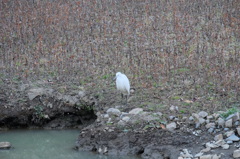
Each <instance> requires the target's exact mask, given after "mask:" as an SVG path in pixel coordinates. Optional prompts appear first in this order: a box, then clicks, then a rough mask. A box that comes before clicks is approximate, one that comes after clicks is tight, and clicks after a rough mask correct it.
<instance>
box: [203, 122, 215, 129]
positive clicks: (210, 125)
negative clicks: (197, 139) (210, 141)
mask: <svg viewBox="0 0 240 159" xmlns="http://www.w3.org/2000/svg"><path fill="white" fill-rule="evenodd" d="M205 127H206V128H207V129H209V128H215V123H208V124H207V125H206V126H205Z"/></svg>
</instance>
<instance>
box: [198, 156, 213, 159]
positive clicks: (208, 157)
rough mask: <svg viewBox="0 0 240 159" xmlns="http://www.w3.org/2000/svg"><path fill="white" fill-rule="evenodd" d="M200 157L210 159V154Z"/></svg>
mask: <svg viewBox="0 0 240 159" xmlns="http://www.w3.org/2000/svg"><path fill="white" fill-rule="evenodd" d="M200 159H212V155H203V156H200Z"/></svg>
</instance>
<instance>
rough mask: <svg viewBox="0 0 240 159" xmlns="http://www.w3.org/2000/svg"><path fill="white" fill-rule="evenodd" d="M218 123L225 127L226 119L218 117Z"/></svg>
mask: <svg viewBox="0 0 240 159" xmlns="http://www.w3.org/2000/svg"><path fill="white" fill-rule="evenodd" d="M217 123H218V126H220V127H224V124H225V121H224V119H223V118H218V121H217Z"/></svg>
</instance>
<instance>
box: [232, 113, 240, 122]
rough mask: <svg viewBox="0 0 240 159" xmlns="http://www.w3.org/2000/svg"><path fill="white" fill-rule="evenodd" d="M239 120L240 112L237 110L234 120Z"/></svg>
mask: <svg viewBox="0 0 240 159" xmlns="http://www.w3.org/2000/svg"><path fill="white" fill-rule="evenodd" d="M239 120H240V114H239V112H236V113H235V114H234V116H233V121H234V122H235V121H239Z"/></svg>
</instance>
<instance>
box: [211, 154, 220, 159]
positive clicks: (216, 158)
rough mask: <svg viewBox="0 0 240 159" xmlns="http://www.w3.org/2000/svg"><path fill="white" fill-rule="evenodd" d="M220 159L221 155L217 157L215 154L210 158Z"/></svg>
mask: <svg viewBox="0 0 240 159" xmlns="http://www.w3.org/2000/svg"><path fill="white" fill-rule="evenodd" d="M220 158H221V155H219V156H218V155H216V154H215V155H213V156H212V159H220Z"/></svg>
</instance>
